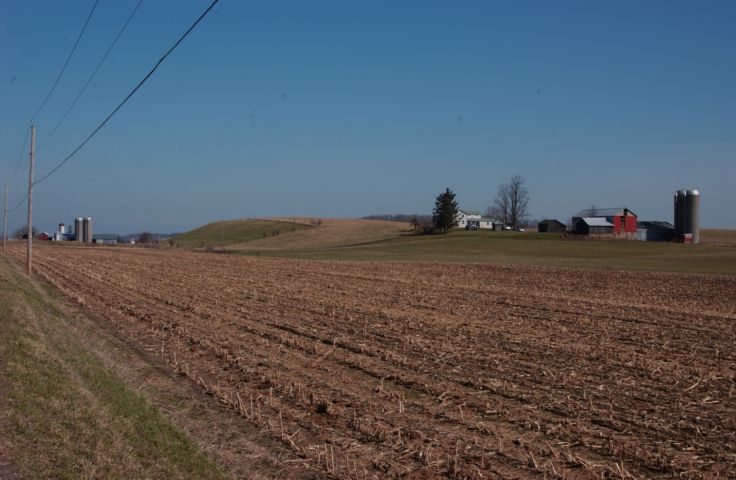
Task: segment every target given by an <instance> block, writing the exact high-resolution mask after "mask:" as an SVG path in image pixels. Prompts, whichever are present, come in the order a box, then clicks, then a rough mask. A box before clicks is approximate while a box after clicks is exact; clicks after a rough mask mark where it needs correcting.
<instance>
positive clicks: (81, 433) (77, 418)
mask: <svg viewBox="0 0 736 480" xmlns="http://www.w3.org/2000/svg"><path fill="white" fill-rule="evenodd" d="M69 321H70V320H69V319H68V318H66V317H65V316H64V315H63V314H62V313H61V311H60V310H59V309H58V308H57V307H56V306H55V305H54V303H53V301H51V300H50V299H49V298H48V297H47V296H46V295H45V294H43V293H42V292H41V291H40V290H38V289H37V288H36V287H35V285H34V284H32V283H31V282H29V281H28V280H27V279H26V278H24V277H23V276H22V275H21V274H19V273H18V272H17V270H16V268H15V267H14V266H13V265H11V264H10V263H9V261H8V260H7V259H6V258H0V425H3V427H4V428H3V429H2V430H0V442H2V444H0V447H3V448H4V449H5V450H6V455H7V456H8V458H9V460H10V461H12V462H13V463H14V464H15V466H16V467H17V468H18V470H19V471H20V473H21V474H22V475H23V477H24V478H91V477H94V478H163V477H172V478H227V475H226V474H225V473H224V472H223V471H222V470H221V469H220V468H219V467H218V466H217V465H216V464H215V463H214V462H213V461H211V460H210V459H209V458H208V457H207V456H206V455H204V454H203V453H202V452H201V451H200V450H199V449H198V448H197V446H196V445H195V444H194V443H193V442H192V441H191V440H189V439H188V438H187V437H186V435H185V434H183V433H182V432H181V431H180V430H178V429H177V428H175V427H174V426H173V425H171V424H170V423H169V422H168V421H167V420H166V419H164V418H163V417H162V416H161V415H160V414H159V413H158V412H157V411H156V410H155V409H154V408H153V407H152V406H151V405H150V404H149V403H147V402H146V400H145V399H144V398H143V397H142V396H141V395H140V394H139V393H136V392H134V391H132V390H131V389H129V388H128V387H127V386H126V385H125V384H124V383H123V382H122V381H121V380H120V379H119V378H118V377H117V376H116V375H115V374H113V373H112V372H111V371H110V370H109V369H107V368H106V367H105V366H104V365H103V363H102V362H101V361H100V359H99V358H97V357H96V356H95V355H94V354H93V353H92V352H91V351H90V350H89V349H87V348H86V347H85V345H84V344H83V342H82V341H81V340H80V339H79V338H77V337H75V335H74V334H73V333H71V332H72V331H73V329H70V328H68V322H69Z"/></svg>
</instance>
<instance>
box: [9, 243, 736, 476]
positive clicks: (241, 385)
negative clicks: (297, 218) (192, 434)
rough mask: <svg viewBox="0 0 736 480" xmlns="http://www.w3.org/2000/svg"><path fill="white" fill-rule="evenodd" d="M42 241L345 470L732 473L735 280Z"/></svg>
mask: <svg viewBox="0 0 736 480" xmlns="http://www.w3.org/2000/svg"><path fill="white" fill-rule="evenodd" d="M35 251H36V252H37V254H36V255H37V257H36V258H37V260H36V265H37V268H38V271H39V274H40V275H41V276H42V277H44V278H46V279H47V280H48V281H50V282H52V283H54V284H55V285H56V286H57V287H59V289H61V290H62V291H63V292H65V293H66V294H67V295H69V296H70V297H71V298H73V299H74V300H76V301H77V302H79V303H80V304H82V305H84V306H85V307H86V308H88V309H89V310H90V311H92V312H94V313H95V314H97V315H98V316H99V317H100V319H101V321H102V322H104V323H105V324H107V325H110V326H111V327H113V328H114V329H115V330H116V331H117V332H119V333H120V335H121V336H122V337H123V338H125V339H127V340H128V341H130V342H132V343H133V344H135V345H138V346H139V347H140V348H141V349H142V350H145V351H146V352H148V353H149V355H156V356H158V357H160V358H161V359H162V360H163V361H165V362H167V364H168V369H169V371H171V372H178V373H179V374H180V375H182V376H183V377H186V378H188V379H189V381H190V384H191V385H196V386H197V387H198V388H199V389H200V390H201V391H202V392H205V393H206V394H208V395H210V396H212V397H213V398H214V399H217V401H218V402H219V404H220V405H221V408H222V409H226V410H229V411H232V412H235V413H237V414H238V415H239V416H240V417H241V418H242V419H245V420H247V421H248V422H250V423H251V424H252V425H254V426H256V427H257V428H258V429H259V430H260V431H261V432H263V433H265V434H267V435H269V436H270V437H271V438H273V439H275V440H277V441H278V442H280V444H281V445H286V446H288V447H289V448H290V449H291V450H292V451H293V453H294V454H296V455H298V456H299V457H301V458H302V459H303V461H307V462H308V463H309V464H310V465H311V466H313V467H316V468H320V469H321V470H322V471H323V472H325V473H326V474H328V475H332V476H334V477H338V478H364V477H366V476H367V477H368V478H370V477H373V478H386V477H399V476H404V477H406V478H437V477H451V478H510V477H516V478H530V477H532V478H546V477H550V478H601V477H604V478H631V477H637V478H638V477H647V478H718V477H720V478H733V477H734V476H736V467H734V465H735V464H736V463H735V462H734V460H736V352H735V351H734V348H733V339H734V338H736V322H735V320H736V279H735V278H733V277H725V276H712V275H677V274H665V273H656V274H653V273H633V272H614V271H610V272H607V271H584V270H569V269H554V268H538V267H504V266H494V265H472V266H467V265H447V264H429V263H427V264H421V263H417V264H410V265H407V264H397V263H388V262H386V263H368V262H362V263H350V262H316V261H312V262H310V261H296V260H280V259H263V258H241V257H230V256H222V255H207V254H196V253H185V252H173V251H169V252H158V251H152V250H148V251H146V250H131V249H103V248H54V247H39V248H37V249H36V250H35ZM16 253H17V255H18V257H19V258H20V257H21V254H22V251H21V250H17V252H16ZM218 428H219V426H218ZM223 445H224V443H223ZM214 448H220V447H219V445H218V446H216V447H214Z"/></svg>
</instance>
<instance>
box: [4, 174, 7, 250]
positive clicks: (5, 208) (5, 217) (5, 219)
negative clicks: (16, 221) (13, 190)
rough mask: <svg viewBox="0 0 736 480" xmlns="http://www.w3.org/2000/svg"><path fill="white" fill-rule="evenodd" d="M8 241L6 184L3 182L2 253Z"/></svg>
mask: <svg viewBox="0 0 736 480" xmlns="http://www.w3.org/2000/svg"><path fill="white" fill-rule="evenodd" d="M6 243H8V185H7V184H5V194H4V195H3V254H4V253H5V244H6Z"/></svg>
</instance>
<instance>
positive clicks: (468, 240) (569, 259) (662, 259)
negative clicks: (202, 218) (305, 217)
mask: <svg viewBox="0 0 736 480" xmlns="http://www.w3.org/2000/svg"><path fill="white" fill-rule="evenodd" d="M318 232H319V228H316V229H314V231H309V232H304V235H314V234H317V233H318ZM706 232H707V233H704V237H705V238H715V237H716V235H714V234H711V232H713V231H706ZM720 232H721V233H720V236H718V238H719V239H720V240H719V242H718V244H714V243H712V242H708V243H704V244H702V245H682V244H676V243H667V242H637V241H627V240H575V239H564V238H561V237H560V235H559V234H554V233H529V232H527V233H519V232H484V231H476V232H468V231H453V232H451V233H450V234H447V235H407V234H406V233H405V234H403V235H399V234H398V233H397V234H395V235H394V236H392V237H388V238H384V239H382V240H376V241H373V242H364V243H358V244H347V243H345V244H337V245H333V246H327V245H321V246H319V247H311V246H310V245H309V244H306V243H305V244H299V242H297V241H295V240H297V239H298V238H299V237H297V235H302V232H301V231H300V232H296V233H295V234H289V235H286V236H284V237H283V238H273V239H270V238H268V239H265V240H262V241H258V242H251V243H246V244H243V245H241V246H240V247H239V253H243V254H250V255H269V256H278V257H287V258H301V259H320V260H366V261H383V260H390V261H446V262H466V263H477V262H493V263H503V264H524V265H550V266H552V265H554V266H563V267H584V268H605V269H627V270H650V271H670V272H691V273H729V274H736V240H735V241H733V242H730V243H729V239H730V238H734V237H736V235H733V234H732V233H729V232H731V231H727V230H726V231H720ZM706 235H707V236H706ZM280 242H290V243H289V247H288V248H277V247H278V245H280V244H281V243H280ZM255 243H258V244H259V245H264V246H270V247H269V248H255V246H254V244H255Z"/></svg>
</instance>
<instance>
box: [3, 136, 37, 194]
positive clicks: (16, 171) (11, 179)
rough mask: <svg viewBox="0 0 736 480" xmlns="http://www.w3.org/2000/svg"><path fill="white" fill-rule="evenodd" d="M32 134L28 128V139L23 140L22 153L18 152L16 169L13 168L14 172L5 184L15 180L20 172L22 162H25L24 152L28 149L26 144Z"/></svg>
mask: <svg viewBox="0 0 736 480" xmlns="http://www.w3.org/2000/svg"><path fill="white" fill-rule="evenodd" d="M30 136H31V129H30V126H29V128H27V129H26V139H25V140H23V146H22V147H21V148H20V153H19V154H18V163H17V164H16V165H15V170H13V174H12V175H11V176H10V178H8V180H7V181H6V182H5V185H7V184H9V183H10V182H12V181H13V179H14V178H15V176H16V175H17V174H18V170H19V169H20V165H21V163H23V153H25V151H26V146H27V145H28V138H29V137H30Z"/></svg>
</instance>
